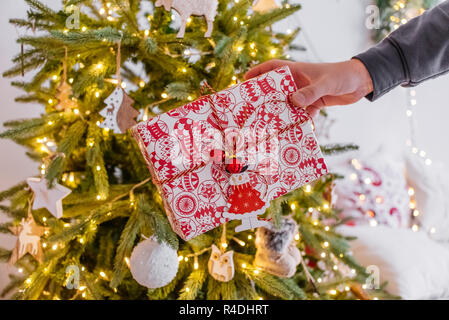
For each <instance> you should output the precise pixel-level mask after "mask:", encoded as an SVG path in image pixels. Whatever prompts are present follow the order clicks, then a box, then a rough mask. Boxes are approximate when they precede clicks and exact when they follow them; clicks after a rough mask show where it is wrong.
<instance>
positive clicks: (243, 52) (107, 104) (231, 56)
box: [0, 0, 383, 299]
mask: <svg viewBox="0 0 449 320" xmlns="http://www.w3.org/2000/svg"><path fill="white" fill-rule="evenodd" d="M26 2H27V3H28V4H29V6H30V10H29V11H28V18H27V19H11V23H12V24H13V25H15V26H17V27H21V28H25V29H27V30H29V33H30V34H31V35H27V36H22V37H20V38H19V39H18V42H19V43H20V44H21V45H22V52H21V53H19V54H18V55H17V56H16V57H14V59H13V61H14V63H15V65H14V67H12V68H11V69H10V70H8V71H6V72H5V73H4V76H5V77H17V76H20V75H22V74H24V73H26V72H34V74H33V76H32V79H31V80H30V81H29V82H23V81H13V82H12V85H13V86H15V87H18V88H21V89H23V90H24V91H25V94H24V95H23V96H20V97H18V98H17V99H16V100H17V101H19V102H38V103H41V104H42V105H44V106H45V110H44V112H43V113H42V116H41V117H39V118H35V119H23V120H17V121H10V122H7V123H5V124H4V126H5V127H6V128H7V130H6V131H5V132H3V133H2V134H1V137H2V138H8V139H12V140H13V141H15V142H16V143H18V144H21V145H23V146H25V147H26V148H27V149H28V152H27V155H28V156H29V157H31V158H32V159H33V160H35V161H36V163H37V167H38V170H39V172H40V175H38V176H37V177H34V178H30V179H28V180H27V181H24V182H21V183H18V184H17V185H15V186H13V187H11V188H10V189H8V190H6V191H3V192H1V193H0V200H1V201H4V200H9V202H8V205H4V206H2V207H1V210H2V211H4V212H5V213H6V214H7V215H9V216H10V217H11V222H9V223H6V224H4V225H1V226H0V231H2V232H4V233H8V232H12V233H14V234H15V235H17V236H18V240H17V247H16V248H15V249H14V250H13V252H10V251H9V250H5V249H0V258H1V259H2V261H10V262H11V263H15V265H16V266H17V268H18V270H19V273H18V274H13V275H11V282H10V284H9V285H8V286H7V288H6V289H5V290H4V292H3V294H7V293H8V292H11V291H14V290H17V293H16V295H15V297H16V298H18V299H279V298H280V299H354V298H358V299H371V298H375V297H376V298H380V297H382V295H383V292H382V291H381V290H371V291H370V290H365V288H366V286H365V285H364V284H365V281H366V279H367V277H368V276H369V275H368V274H367V273H366V272H365V269H364V268H363V267H362V266H360V265H358V264H357V262H356V261H354V259H353V258H352V256H351V255H350V253H349V252H348V250H349V244H348V241H347V239H345V238H344V237H342V236H341V235H339V234H337V233H336V232H335V231H334V228H335V226H337V225H338V224H341V223H343V222H344V221H341V220H339V218H338V210H336V209H334V208H332V206H331V194H332V184H333V182H334V181H335V179H337V178H338V177H337V176H336V175H333V174H329V175H326V176H325V177H323V178H321V179H320V180H318V181H316V182H315V183H312V184H307V185H306V186H304V187H302V188H300V189H297V190H296V191H294V192H291V193H289V194H288V195H286V196H283V197H281V198H279V199H276V200H274V201H273V202H272V203H271V206H270V208H269V209H268V210H267V212H266V216H267V217H269V218H271V219H272V221H273V224H274V225H275V226H277V227H279V228H281V230H282V228H283V226H284V227H285V228H289V227H288V226H293V229H289V230H293V231H292V232H290V231H289V232H287V234H288V236H290V237H293V238H294V239H293V240H292V239H290V238H289V240H292V241H290V243H293V246H294V247H295V248H299V250H300V252H301V254H300V255H299V256H298V257H297V259H298V263H297V267H296V264H295V266H294V269H293V273H292V274H289V275H288V277H287V276H285V275H284V276H281V275H275V274H273V272H271V273H270V272H268V271H266V270H263V269H261V268H259V267H258V266H257V265H256V263H254V257H255V256H257V254H256V252H257V250H259V249H256V243H255V240H256V237H257V236H258V237H259V238H260V239H259V240H261V241H262V240H263V239H261V238H262V237H263V235H261V234H259V235H256V232H260V231H255V230H247V231H243V232H241V233H235V231H234V228H235V226H236V223H235V222H234V221H231V222H228V223H226V224H224V225H222V226H220V227H218V228H216V229H213V230H211V231H209V232H207V233H205V234H202V235H200V236H198V237H195V238H193V239H192V240H189V241H182V240H181V239H180V238H178V236H177V235H176V234H175V233H174V232H173V231H172V229H171V227H170V224H169V221H168V220H167V217H166V214H165V210H164V206H163V203H162V199H161V195H160V194H159V192H158V190H157V188H156V187H155V185H154V184H153V182H152V180H151V177H150V173H149V171H148V169H147V166H146V163H145V160H144V158H143V157H142V155H141V152H140V150H139V147H138V145H137V144H136V142H135V140H134V139H133V137H132V135H131V133H130V132H129V130H126V129H127V128H129V127H130V126H131V125H133V124H134V123H136V119H135V118H136V116H137V114H138V113H139V112H140V115H141V119H142V120H146V119H148V118H150V117H153V116H155V115H157V114H160V113H163V112H166V111H169V110H171V109H174V108H176V107H179V106H182V105H185V104H186V103H188V102H189V101H193V100H196V99H198V98H199V97H200V96H201V94H200V88H201V83H202V81H203V80H206V81H207V82H208V83H209V84H210V86H211V87H212V88H214V89H215V90H217V91H218V90H222V89H224V88H227V87H229V86H231V85H233V84H236V83H237V82H238V81H240V80H242V79H243V75H244V73H245V72H246V71H247V70H248V69H249V68H250V67H251V66H253V65H255V64H257V63H259V62H262V61H266V60H269V59H271V58H282V59H288V58H289V56H288V55H287V52H288V51H289V50H294V49H295V47H294V46H293V45H292V41H293V40H294V38H295V37H296V35H297V34H298V32H300V30H299V29H295V30H289V31H288V32H285V33H283V32H281V33H279V32H274V31H272V28H271V26H272V25H273V24H274V23H275V22H277V21H280V20H282V19H284V18H285V17H288V16H290V15H292V14H294V13H295V12H296V11H298V10H299V9H300V6H299V5H291V4H288V2H287V1H284V2H283V4H282V6H277V5H274V6H269V8H268V9H267V10H260V11H255V10H253V8H252V5H253V1H251V0H234V1H231V0H219V1H218V3H217V1H215V0H197V2H198V3H199V5H200V7H201V8H209V9H210V10H209V11H208V12H206V11H207V10H206V9H205V12H204V16H205V17H202V16H193V15H192V16H190V17H185V16H182V15H181V17H179V16H178V15H177V14H176V10H177V11H182V10H179V6H181V7H182V5H183V1H181V0H178V1H177V0H174V1H172V2H171V1H162V0H157V1H140V0H128V1H119V0H108V1H94V0H68V1H63V3H62V8H61V10H60V11H53V10H52V9H50V8H48V7H47V6H45V5H44V4H42V3H41V2H40V1H38V0H26ZM192 2H194V1H192ZM170 4H172V6H174V7H175V9H176V6H178V9H176V10H170ZM214 4H217V8H216V14H213V13H214V10H213V9H214V8H213V7H214ZM184 5H185V2H184ZM211 6H212V7H211ZM211 8H212V9H211ZM264 8H265V7H264ZM211 12H212V14H211ZM197 14H198V13H197ZM180 20H181V23H179V21H180ZM183 26H185V33H183V32H180V30H181V31H182V29H183ZM212 29H213V30H212ZM208 32H211V36H210V37H205V34H206V36H208V34H207V33H208ZM125 88H126V90H127V92H125V91H124V89H125ZM128 95H129V96H128ZM351 148H353V146H350V145H349V146H345V145H327V146H322V147H321V149H322V152H323V153H324V154H332V153H334V152H341V151H346V150H348V149H351ZM286 217H290V218H289V219H287V218H286ZM293 220H294V221H295V222H292V221H293ZM286 221H288V222H286ZM30 224H33V225H35V228H37V229H38V231H36V232H34V233H33V229H31V228H30V227H26V226H28V225H30ZM295 225H297V227H296V226H295ZM23 230H25V231H23ZM286 230H287V229H286ZM296 230H297V231H296ZM266 232H274V233H275V232H278V231H276V229H273V230H271V231H270V230H266ZM145 239H146V240H145ZM152 239H156V240H152ZM139 242H141V243H148V246H145V247H143V246H142V247H141V246H140V244H139V246H137V245H138V243H139ZM133 250H135V251H136V255H133V256H132V253H133ZM149 250H155V251H157V253H158V254H159V257H160V260H161V261H160V263H159V265H158V262H159V261H158V260H157V259H156V260H155V261H153V264H155V265H156V266H155V267H154V269H152V270H143V272H147V273H150V278H151V277H152V278H153V279H152V280H153V283H152V284H151V285H150V286H149V287H152V289H149V288H147V287H145V286H143V285H141V284H139V283H142V282H144V281H145V279H144V280H142V279H139V275H138V274H132V273H131V272H130V265H132V263H133V261H131V260H132V258H133V257H134V256H136V257H137V258H139V254H140V255H145V254H148V253H149V252H150V251H149ZM231 250H232V251H233V253H230V252H231ZM41 251H42V252H41ZM27 253H30V254H27ZM38 253H42V254H38ZM173 254H175V259H176V262H177V264H179V267H178V268H177V270H176V269H175V270H173V269H171V268H168V269H170V270H166V269H167V268H166V266H165V267H164V265H163V263H165V262H166V261H169V260H167V259H170V258H171V257H172V255H173ZM137 258H136V259H137ZM259 258H260V259H265V258H266V257H265V258H263V257H262V258H261V257H259ZM219 259H225V261H226V267H227V268H226V270H224V271H223V273H221V274H220V273H219V271H218V270H216V269H215V268H214V266H213V263H214V261H217V260H219ZM162 260H164V261H162ZM211 265H212V266H211ZM140 267H142V266H140ZM281 267H282V266H281ZM274 273H275V272H274ZM133 275H134V277H133ZM136 280H137V281H139V282H137V281H136ZM146 280H148V277H147V278H146ZM155 282H156V283H155ZM362 285H363V287H362ZM156 287H157V288H156Z"/></svg>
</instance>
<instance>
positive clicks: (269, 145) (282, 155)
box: [132, 66, 327, 240]
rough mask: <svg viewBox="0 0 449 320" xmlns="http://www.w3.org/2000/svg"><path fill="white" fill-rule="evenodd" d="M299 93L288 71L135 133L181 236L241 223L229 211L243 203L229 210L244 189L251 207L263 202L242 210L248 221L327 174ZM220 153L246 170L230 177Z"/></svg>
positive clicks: (147, 124)
mask: <svg viewBox="0 0 449 320" xmlns="http://www.w3.org/2000/svg"><path fill="white" fill-rule="evenodd" d="M296 90H297V87H296V84H295V82H294V80H293V77H292V75H291V73H290V69H289V68H288V67H287V66H285V67H281V68H279V69H277V70H274V71H271V72H268V73H266V74H264V75H261V76H259V77H257V78H254V79H250V80H248V81H245V82H243V83H240V84H238V85H235V86H233V87H230V88H228V89H226V90H223V91H220V92H218V93H215V94H212V95H209V96H205V97H201V98H200V99H199V100H196V101H194V102H191V103H189V104H187V105H184V106H182V107H179V108H177V109H174V110H171V111H169V112H167V113H164V114H161V115H158V116H156V117H154V118H152V119H149V120H148V121H145V122H141V123H139V124H137V125H136V126H134V127H133V128H132V132H133V135H134V137H135V139H136V140H137V142H138V144H139V146H140V148H141V150H142V153H143V155H144V157H145V159H146V161H147V163H148V167H149V169H150V172H151V174H152V176H153V179H154V180H155V181H156V182H157V183H156V184H157V185H158V188H159V191H160V192H161V194H162V198H163V201H164V205H165V208H166V211H167V215H168V218H169V221H170V223H171V225H172V228H173V230H174V231H175V232H176V233H177V234H178V235H179V236H180V237H181V238H183V239H184V240H189V239H192V238H193V237H195V236H198V235H200V234H202V233H204V232H207V231H209V230H211V229H213V228H215V227H217V226H219V225H220V224H222V223H224V222H226V221H227V219H228V218H231V219H235V218H238V217H235V215H236V214H235V212H234V213H233V214H229V212H228V211H229V209H230V207H232V208H233V210H234V211H236V209H235V208H240V207H242V208H243V207H244V205H245V204H242V205H236V204H235V201H233V203H234V205H233V206H231V204H230V203H229V201H230V199H234V198H236V195H235V194H233V192H234V193H235V190H243V193H242V196H243V198H244V199H247V200H248V199H250V200H251V201H250V202H251V203H249V205H250V206H251V205H252V204H254V203H256V204H257V203H259V206H258V207H257V208H259V210H254V211H253V212H250V211H248V212H242V219H243V216H244V215H246V214H256V215H258V214H261V213H263V212H262V211H264V210H265V209H266V207H267V206H269V202H270V201H271V200H273V199H275V198H278V197H280V196H282V195H284V194H286V193H288V192H290V191H292V190H295V189H297V188H299V187H301V186H303V185H305V184H307V183H309V182H312V181H314V180H316V179H318V178H319V177H321V176H322V175H324V174H326V173H327V167H326V164H325V162H324V159H323V156H322V154H321V150H320V148H319V145H318V143H317V140H316V137H315V134H314V131H313V125H312V122H311V120H310V118H309V117H308V115H307V113H306V112H305V111H304V110H303V109H300V108H297V107H295V106H293V105H292V104H290V103H289V99H288V96H289V95H290V94H291V93H293V92H295V91H296ZM211 104H213V105H211ZM292 124H296V125H292ZM286 129H288V130H286ZM217 149H218V150H224V151H226V152H227V153H228V154H229V153H232V152H231V151H233V153H234V154H235V155H236V156H237V158H238V159H240V160H241V161H242V162H243V163H244V164H245V165H247V166H248V171H246V172H244V173H239V174H237V175H231V174H230V173H228V172H227V171H226V170H225V169H224V165H223V164H221V163H219V162H217V161H216V159H213V158H212V157H211V151H212V150H217ZM195 168H197V169H195ZM174 177H175V179H174ZM238 181H241V182H238ZM233 182H234V183H233ZM248 192H251V195H248ZM237 196H238V194H237ZM254 197H257V201H255V200H254ZM259 200H260V201H262V202H263V203H264V205H262V203H261V202H260V201H259ZM231 202H232V200H231ZM248 202H249V201H248ZM237 215H238V214H237Z"/></svg>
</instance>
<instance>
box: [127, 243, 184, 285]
mask: <svg viewBox="0 0 449 320" xmlns="http://www.w3.org/2000/svg"><path fill="white" fill-rule="evenodd" d="M178 266H179V262H178V254H177V252H176V250H174V249H172V248H171V247H170V246H168V245H167V244H166V243H165V242H161V243H158V242H157V241H156V240H155V239H153V238H149V239H146V240H144V241H142V242H140V243H139V244H138V245H137V246H136V247H135V248H134V250H133V252H132V254H131V259H130V270H131V274H132V276H133V278H134V279H135V280H136V281H137V282H138V283H139V284H140V285H142V286H145V287H147V288H150V289H155V288H160V287H163V286H166V285H167V284H169V283H170V282H171V281H172V280H173V279H174V278H175V276H176V273H177V272H178Z"/></svg>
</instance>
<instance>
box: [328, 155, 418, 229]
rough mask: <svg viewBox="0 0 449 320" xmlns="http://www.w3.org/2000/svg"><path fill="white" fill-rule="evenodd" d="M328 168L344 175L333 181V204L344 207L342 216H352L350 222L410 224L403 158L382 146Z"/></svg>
mask: <svg viewBox="0 0 449 320" xmlns="http://www.w3.org/2000/svg"><path fill="white" fill-rule="evenodd" d="M331 170H332V172H335V173H339V174H342V175H344V179H343V180H337V181H336V184H335V188H334V191H335V195H336V201H335V202H334V207H336V208H338V209H342V210H343V211H342V217H351V218H353V219H352V220H351V222H350V223H351V224H356V225H366V224H376V225H377V224H382V225H388V226H390V227H392V228H407V227H409V226H410V219H411V211H410V208H409V202H410V196H409V194H408V192H407V183H406V179H405V176H404V164H403V161H402V160H401V161H399V160H396V159H394V158H392V157H391V156H389V155H388V153H387V152H385V151H382V150H381V151H379V152H377V153H376V154H372V155H370V156H359V157H357V158H354V159H352V160H349V161H346V162H344V163H343V164H341V165H339V166H335V167H331Z"/></svg>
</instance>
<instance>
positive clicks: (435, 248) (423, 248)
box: [338, 226, 449, 300]
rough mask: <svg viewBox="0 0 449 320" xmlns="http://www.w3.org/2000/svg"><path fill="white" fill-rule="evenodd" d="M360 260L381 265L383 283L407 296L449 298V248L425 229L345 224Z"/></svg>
mask: <svg viewBox="0 0 449 320" xmlns="http://www.w3.org/2000/svg"><path fill="white" fill-rule="evenodd" d="M338 232H340V233H342V234H343V235H345V236H355V237H357V239H356V240H354V241H350V245H351V251H352V253H353V255H354V258H355V259H356V261H358V262H359V263H360V264H362V265H363V266H365V267H368V266H370V265H374V266H377V267H378V268H379V275H380V283H381V284H382V283H383V282H385V281H388V285H387V287H386V290H387V291H388V292H390V293H391V294H393V295H398V296H401V297H402V298H403V299H412V300H413V299H438V298H448V299H449V250H448V249H447V248H445V247H443V246H442V245H441V244H439V243H438V242H435V241H433V240H432V239H430V238H429V237H428V236H427V234H425V233H424V232H413V231H411V230H410V229H391V228H388V227H385V226H378V227H369V226H354V227H350V226H341V227H339V228H338Z"/></svg>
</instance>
